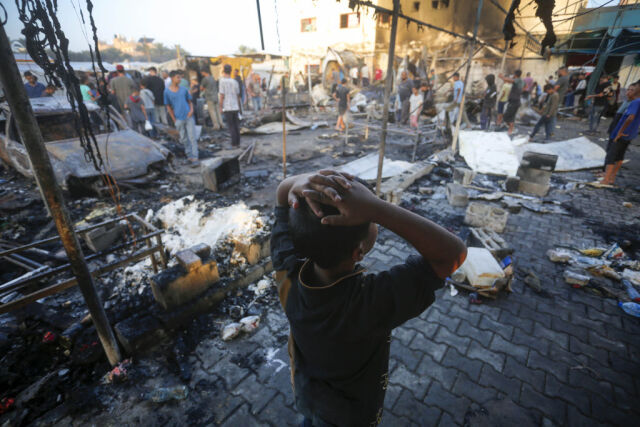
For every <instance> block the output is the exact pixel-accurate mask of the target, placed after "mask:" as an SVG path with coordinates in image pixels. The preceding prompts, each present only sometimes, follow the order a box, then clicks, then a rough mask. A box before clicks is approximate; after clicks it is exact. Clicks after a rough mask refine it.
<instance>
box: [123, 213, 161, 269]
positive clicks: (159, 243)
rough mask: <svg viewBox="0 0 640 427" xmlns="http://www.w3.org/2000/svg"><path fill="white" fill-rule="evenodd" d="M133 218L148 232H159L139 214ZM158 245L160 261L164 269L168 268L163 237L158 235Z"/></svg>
mask: <svg viewBox="0 0 640 427" xmlns="http://www.w3.org/2000/svg"><path fill="white" fill-rule="evenodd" d="M131 216H132V217H133V218H134V219H135V220H136V221H138V222H139V223H140V224H142V225H143V226H145V227H146V228H147V230H149V231H157V228H156V227H154V226H153V225H151V223H149V222H147V221H145V220H144V219H143V218H141V217H140V215H138V214H135V213H134V214H131ZM156 244H157V245H158V247H160V259H161V260H162V267H164V268H167V262H168V260H167V254H165V253H164V246H163V245H162V235H161V234H158V235H157V236H156Z"/></svg>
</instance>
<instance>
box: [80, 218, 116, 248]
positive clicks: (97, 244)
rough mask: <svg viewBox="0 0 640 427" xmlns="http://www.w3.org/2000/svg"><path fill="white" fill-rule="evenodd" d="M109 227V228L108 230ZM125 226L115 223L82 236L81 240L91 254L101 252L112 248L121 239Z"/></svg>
mask: <svg viewBox="0 0 640 427" xmlns="http://www.w3.org/2000/svg"><path fill="white" fill-rule="evenodd" d="M109 227H110V228H109ZM124 230H125V226H124V225H123V224H120V223H119V222H118V223H115V224H110V225H109V226H107V225H104V226H102V227H98V228H96V229H93V230H91V231H87V232H86V233H84V234H83V238H84V241H85V243H86V244H87V246H89V248H90V249H91V250H92V251H93V252H101V251H104V250H105V249H108V248H110V247H111V246H113V244H114V243H115V242H117V241H118V240H120V239H122V236H123V235H124Z"/></svg>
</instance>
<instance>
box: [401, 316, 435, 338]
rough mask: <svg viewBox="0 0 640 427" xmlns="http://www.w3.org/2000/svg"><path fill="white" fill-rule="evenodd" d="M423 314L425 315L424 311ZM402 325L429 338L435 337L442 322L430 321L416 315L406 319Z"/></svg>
mask: <svg viewBox="0 0 640 427" xmlns="http://www.w3.org/2000/svg"><path fill="white" fill-rule="evenodd" d="M422 315H424V313H423V314H422ZM425 317H426V316H425ZM402 327H403V328H408V329H412V330H414V331H416V332H419V333H421V334H422V335H424V336H425V337H427V338H433V336H434V335H435V334H436V331H437V330H438V328H439V327H440V324H438V323H436V322H428V321H426V320H424V319H422V318H420V317H416V318H413V319H411V320H408V321H406V322H405V323H404V325H402Z"/></svg>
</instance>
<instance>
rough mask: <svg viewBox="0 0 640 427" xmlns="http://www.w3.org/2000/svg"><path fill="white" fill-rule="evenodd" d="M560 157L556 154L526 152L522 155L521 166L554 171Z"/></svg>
mask: <svg viewBox="0 0 640 427" xmlns="http://www.w3.org/2000/svg"><path fill="white" fill-rule="evenodd" d="M557 162H558V156H556V155H555V154H543V153H534V152H533V151H525V152H524V153H523V154H522V160H521V161H520V166H524V167H526V168H533V169H540V170H545V171H554V170H555V169H556V163H557Z"/></svg>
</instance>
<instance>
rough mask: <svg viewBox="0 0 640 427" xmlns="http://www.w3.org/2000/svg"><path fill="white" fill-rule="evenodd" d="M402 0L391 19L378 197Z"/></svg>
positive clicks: (379, 159)
mask: <svg viewBox="0 0 640 427" xmlns="http://www.w3.org/2000/svg"><path fill="white" fill-rule="evenodd" d="M399 13H400V0H393V15H392V18H391V35H390V36H389V59H388V61H387V81H386V83H385V86H384V106H383V107H382V134H381V135H380V154H379V156H378V176H377V177H376V195H378V196H379V195H380V185H381V184H382V167H383V164H384V150H385V144H386V142H387V124H388V121H389V98H390V97H391V88H392V86H393V63H394V59H395V52H396V33H397V32H398V14H399Z"/></svg>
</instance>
